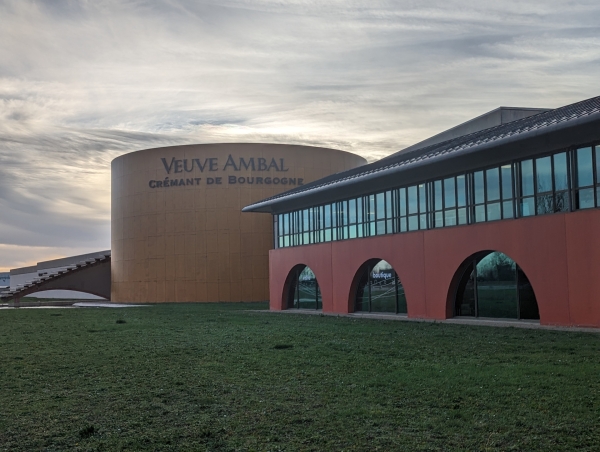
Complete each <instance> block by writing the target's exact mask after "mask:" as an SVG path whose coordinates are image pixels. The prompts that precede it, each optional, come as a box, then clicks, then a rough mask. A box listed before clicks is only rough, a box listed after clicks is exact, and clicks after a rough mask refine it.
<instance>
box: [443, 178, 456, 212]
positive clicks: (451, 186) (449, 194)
mask: <svg viewBox="0 0 600 452" xmlns="http://www.w3.org/2000/svg"><path fill="white" fill-rule="evenodd" d="M450 207H456V191H455V179H454V178H453V177H450V178H448V179H444V208H445V209H448V208H450Z"/></svg>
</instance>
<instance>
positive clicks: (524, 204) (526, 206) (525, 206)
mask: <svg viewBox="0 0 600 452" xmlns="http://www.w3.org/2000/svg"><path fill="white" fill-rule="evenodd" d="M531 215H535V202H534V200H533V198H524V199H523V200H522V201H521V216H522V217H528V216H531Z"/></svg>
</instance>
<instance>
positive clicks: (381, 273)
mask: <svg viewBox="0 0 600 452" xmlns="http://www.w3.org/2000/svg"><path fill="white" fill-rule="evenodd" d="M354 310H355V311H356V312H359V311H362V312H394V313H406V296H405V294H404V288H403V287H402V284H401V282H400V279H399V278H398V275H397V274H396V272H395V271H394V269H393V268H392V266H391V265H390V264H389V263H388V262H386V261H384V260H381V261H379V262H374V264H370V265H369V264H367V265H365V266H364V268H363V270H362V273H361V275H360V276H359V280H358V286H357V292H356V302H355V306H354Z"/></svg>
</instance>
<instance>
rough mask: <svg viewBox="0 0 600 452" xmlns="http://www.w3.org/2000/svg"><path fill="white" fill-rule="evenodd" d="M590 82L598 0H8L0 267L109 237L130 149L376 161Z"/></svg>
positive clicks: (1, 62) (587, 93) (0, 75)
mask: <svg viewBox="0 0 600 452" xmlns="http://www.w3.org/2000/svg"><path fill="white" fill-rule="evenodd" d="M599 82H600V3H599V2H598V1H597V0H594V1H591V0H590V1H571V2H568V1H553V0H544V1H541V0H538V1H511V0H504V1H501V2H500V1H485V0H478V1H467V0H463V1H452V0H444V1H397V2H394V1H377V0H370V1H361V2H358V1H352V0H344V1H328V2H316V1H315V2H312V1H300V0H295V1H294V0H291V1H289V0H286V1H266V0H258V1H251V0H239V1H235V0H219V1H212V2H211V1H191V0H190V1H175V0H172V1H141V0H140V1H126V0H118V1H116V0H115V1H112V0H106V1H92V0H90V1H58V2H50V1H47V2H32V1H23V0H20V1H16V0H15V1H11V0H0V271H3V270H6V269H9V268H12V267H16V266H22V265H29V264H33V263H35V262H37V261H38V260H43V259H48V258H53V257H60V256H64V255H69V254H74V253H84V252H89V251H95V250H100V249H107V248H109V247H110V161H111V160H112V159H113V158H114V157H116V156H118V155H120V154H122V153H125V152H130V151H134V150H137V149H144V148H150V147H157V146H162V145H168V144H185V143H210V142H256V141H262V142H280V143H301V144H308V145H322V146H330V147H334V148H338V149H344V150H348V151H352V152H356V153H358V154H361V155H363V156H365V157H367V158H369V159H376V158H380V157H382V156H385V155H387V154H389V153H391V152H394V151H397V150H399V149H402V148H403V147H406V146H408V145H410V144H413V143H415V142H417V141H420V140H422V139H424V138H427V137H428V136H430V135H433V134H435V133H437V132H440V131H442V130H444V129H447V128H449V127H451V126H454V125H456V124H458V123H460V122H463V121H465V120H467V119H470V118H472V117H474V116H477V115H479V114H482V113H484V112H486V111H488V110H491V109H493V108H496V107H498V106H500V105H509V106H530V107H558V106H561V105H565V104H568V103H571V102H575V101H578V100H582V99H585V98H588V97H593V96H596V95H599V94H600V89H599V87H600V83H599Z"/></svg>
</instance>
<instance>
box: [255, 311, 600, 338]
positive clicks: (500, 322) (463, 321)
mask: <svg viewBox="0 0 600 452" xmlns="http://www.w3.org/2000/svg"><path fill="white" fill-rule="evenodd" d="M252 312H270V313H276V314H286V315H287V314H301V315H327V316H337V317H350V318H355V319H357V318H358V319H377V320H396V321H403V322H426V323H449V324H454V325H478V326H494V327H504V328H508V327H512V328H529V329H534V330H552V331H576V332H584V333H600V328H587V327H578V326H572V327H570V326H553V325H540V322H539V321H538V320H512V319H489V318H477V319H476V318H472V317H455V318H452V319H446V320H431V319H413V318H409V317H407V316H406V314H375V313H368V312H366V313H357V312H354V313H352V314H337V313H331V312H322V311H313V310H312V309H286V310H284V311H270V310H260V311H252Z"/></svg>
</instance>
